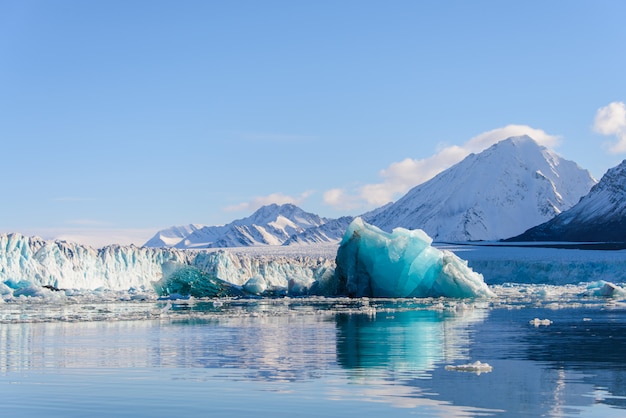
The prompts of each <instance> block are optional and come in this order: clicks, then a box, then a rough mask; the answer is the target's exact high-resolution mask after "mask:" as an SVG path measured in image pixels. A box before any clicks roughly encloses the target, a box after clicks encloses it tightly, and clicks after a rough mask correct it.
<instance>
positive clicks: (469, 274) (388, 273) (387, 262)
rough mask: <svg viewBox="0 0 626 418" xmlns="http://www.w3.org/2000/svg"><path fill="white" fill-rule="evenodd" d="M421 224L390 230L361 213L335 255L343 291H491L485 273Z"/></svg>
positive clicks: (468, 294)
mask: <svg viewBox="0 0 626 418" xmlns="http://www.w3.org/2000/svg"><path fill="white" fill-rule="evenodd" d="M431 244H432V239H431V238H430V237H429V236H428V235H427V234H426V233H425V232H424V231H422V230H420V229H416V230H408V229H404V228H396V229H394V230H393V231H392V232H391V233H387V232H384V231H382V230H381V229H379V228H377V227H375V226H373V225H369V224H367V223H366V222H364V221H363V220H362V219H361V218H356V219H355V220H354V221H353V222H352V223H351V224H350V226H348V229H347V230H346V233H345V234H344V236H343V239H342V241H341V244H340V246H339V249H338V251H337V258H336V264H337V267H336V271H335V276H336V280H338V292H339V293H340V294H346V295H348V296H352V297H364V296H366V297H394V298H402V297H452V298H474V297H491V296H495V294H494V293H493V292H492V291H491V290H490V289H489V287H488V286H487V284H486V283H485V281H484V280H483V276H482V275H481V274H479V273H476V272H474V271H473V270H472V269H471V268H470V267H468V266H467V261H465V260H462V259H460V258H459V257H457V256H456V255H454V254H453V253H451V252H450V251H446V250H439V249H436V248H434V247H432V246H431Z"/></svg>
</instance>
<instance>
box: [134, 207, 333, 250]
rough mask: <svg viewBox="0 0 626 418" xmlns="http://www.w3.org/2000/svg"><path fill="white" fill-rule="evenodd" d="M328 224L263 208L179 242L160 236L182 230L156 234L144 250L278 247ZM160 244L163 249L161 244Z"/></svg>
mask: <svg viewBox="0 0 626 418" xmlns="http://www.w3.org/2000/svg"><path fill="white" fill-rule="evenodd" d="M327 222H328V219H326V218H322V217H320V216H318V215H315V214H313V213H309V212H305V211H304V210H302V209H300V208H299V207H297V206H295V205H292V204H284V205H277V204H272V205H268V206H263V207H262V208H260V209H258V210H257V211H256V212H254V213H253V214H252V215H251V216H249V217H247V218H243V219H238V220H236V221H233V222H231V223H229V224H227V225H222V226H204V227H201V228H198V229H197V230H194V231H192V232H191V233H189V234H187V235H184V236H183V237H181V239H180V240H178V241H176V242H173V241H174V240H173V239H172V240H170V241H167V242H166V241H165V240H163V239H162V238H161V236H163V235H166V236H171V235H174V234H173V233H171V231H172V230H175V231H183V230H184V228H185V227H173V228H168V229H166V230H163V231H159V232H157V234H156V235H155V237H153V238H152V239H150V240H149V241H148V242H146V244H144V245H145V246H166V247H176V248H224V247H247V246H256V245H281V244H283V243H284V242H285V241H287V240H288V239H289V238H290V237H291V236H292V235H295V234H299V233H302V232H303V231H305V230H307V229H309V228H313V227H318V226H320V225H323V224H325V223H327ZM161 242H163V243H164V244H165V245H163V244H161ZM153 244H156V245H153Z"/></svg>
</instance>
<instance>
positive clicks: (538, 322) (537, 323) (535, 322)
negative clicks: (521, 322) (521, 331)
mask: <svg viewBox="0 0 626 418" xmlns="http://www.w3.org/2000/svg"><path fill="white" fill-rule="evenodd" d="M529 323H530V324H531V325H534V326H535V327H536V328H537V327H540V326H542V325H543V326H546V327H547V326H548V325H551V324H552V321H551V320H549V319H539V318H535V319H531V320H530V321H529Z"/></svg>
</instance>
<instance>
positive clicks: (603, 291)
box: [584, 280, 626, 298]
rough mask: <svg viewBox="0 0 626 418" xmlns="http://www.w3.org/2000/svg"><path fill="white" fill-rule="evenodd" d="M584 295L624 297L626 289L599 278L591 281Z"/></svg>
mask: <svg viewBox="0 0 626 418" xmlns="http://www.w3.org/2000/svg"><path fill="white" fill-rule="evenodd" d="M584 296H598V297H605V298H623V297H626V290H624V289H623V288H621V287H619V286H617V285H616V284H614V283H611V282H606V281H604V280H599V281H597V282H593V283H589V285H588V286H587V290H586V291H585V293H584Z"/></svg>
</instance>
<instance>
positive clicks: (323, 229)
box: [283, 216, 354, 245]
mask: <svg viewBox="0 0 626 418" xmlns="http://www.w3.org/2000/svg"><path fill="white" fill-rule="evenodd" d="M353 220H354V217H352V216H342V217H341V218H338V219H331V220H329V221H328V222H326V223H325V224H323V225H320V226H316V227H313V228H309V229H306V230H304V231H303V232H301V233H299V234H295V235H292V236H291V237H290V238H289V239H288V240H287V241H285V242H284V243H283V245H301V244H320V243H332V242H336V243H338V242H339V241H341V238H342V237H343V234H344V233H345V232H346V229H347V228H348V225H350V222H352V221H353Z"/></svg>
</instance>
